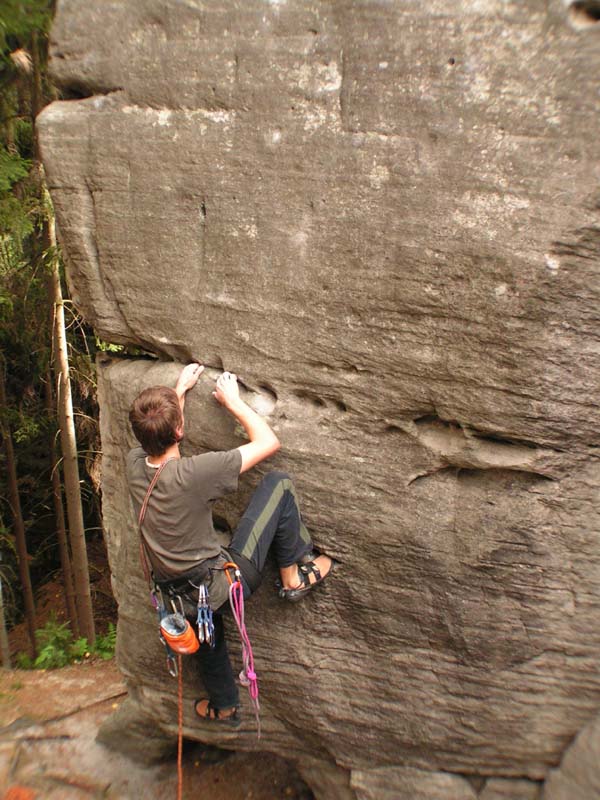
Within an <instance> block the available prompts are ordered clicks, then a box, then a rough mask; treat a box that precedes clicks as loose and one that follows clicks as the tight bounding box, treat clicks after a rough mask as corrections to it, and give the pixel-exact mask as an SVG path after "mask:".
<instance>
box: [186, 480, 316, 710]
mask: <svg viewBox="0 0 600 800" xmlns="http://www.w3.org/2000/svg"><path fill="white" fill-rule="evenodd" d="M311 549H312V542H311V539H310V535H309V533H308V531H307V530H306V528H305V526H304V523H303V522H302V516H301V514H300V509H299V507H298V500H297V497H296V490H295V489H294V484H293V483H292V481H291V480H290V477H289V475H287V474H286V473H285V472H269V473H268V474H267V475H265V477H264V478H263V479H262V481H261V482H260V483H259V485H258V486H257V488H256V490H255V491H254V494H253V495H252V497H251V499H250V504H249V506H248V508H247V509H246V512H245V513H244V515H243V517H242V518H241V520H240V522H239V525H238V526H237V528H236V530H235V533H234V534H233V538H232V540H231V544H230V545H229V547H228V548H227V550H228V551H229V552H230V553H231V557H232V560H233V561H235V562H236V563H237V564H238V566H239V568H240V572H241V573H242V583H243V586H244V597H248V596H249V595H250V594H251V593H252V592H253V591H254V590H255V589H256V588H257V587H258V585H259V584H260V575H261V574H262V572H263V570H264V567H265V562H266V559H267V553H268V552H269V550H272V551H273V553H274V555H275V560H276V561H277V565H278V566H279V567H290V566H292V564H296V563H298V562H299V561H300V559H301V558H302V557H303V556H305V555H306V554H307V553H309V552H310V551H311ZM228 609H229V604H228V603H226V604H224V605H223V606H221V607H220V608H219V609H217V610H216V611H215V613H214V618H213V621H214V625H215V646H214V648H209V647H201V648H200V650H199V651H198V659H199V664H200V672H201V675H202V680H203V682H204V685H205V687H206V689H207V691H208V694H209V697H210V700H211V703H212V705H213V707H215V708H230V707H231V706H236V705H238V704H239V693H238V687H237V682H236V680H235V678H234V675H233V670H232V667H231V662H230V660H229V655H228V652H227V644H226V642H225V636H224V630H223V627H224V626H223V615H224V614H226V613H227V612H228Z"/></svg>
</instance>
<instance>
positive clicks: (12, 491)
mask: <svg viewBox="0 0 600 800" xmlns="http://www.w3.org/2000/svg"><path fill="white" fill-rule="evenodd" d="M6 407H7V406H6V388H5V381H4V365H3V364H1V363H0V408H3V409H5V408H6ZM1 427H2V438H3V440H4V452H5V454H6V472H7V477H8V497H9V504H10V510H11V513H12V517H13V526H14V531H15V545H16V548H17V560H18V562H19V578H20V580H21V588H22V590H23V600H24V603H25V619H26V622H27V631H28V633H29V641H30V642H31V655H32V657H33V658H35V657H36V655H37V649H36V643H35V603H34V601H33V589H32V587H31V576H30V574H29V553H28V552H27V541H26V538H25V523H24V522H23V515H22V513H21V499H20V497H19V484H18V479H17V463H16V460H15V451H14V448H13V442H12V434H11V431H10V425H8V424H7V423H6V422H5V421H4V420H2V421H1Z"/></svg>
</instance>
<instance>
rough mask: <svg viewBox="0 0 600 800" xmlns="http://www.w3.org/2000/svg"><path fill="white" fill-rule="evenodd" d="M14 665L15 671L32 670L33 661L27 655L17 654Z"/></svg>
mask: <svg viewBox="0 0 600 800" xmlns="http://www.w3.org/2000/svg"><path fill="white" fill-rule="evenodd" d="M15 664H16V667H17V669H33V659H32V658H31V656H28V655H27V653H17V657H16V659H15Z"/></svg>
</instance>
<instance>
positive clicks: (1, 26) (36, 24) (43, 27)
mask: <svg viewBox="0 0 600 800" xmlns="http://www.w3.org/2000/svg"><path fill="white" fill-rule="evenodd" d="M51 19H52V3H51V1H50V0H2V6H1V8H0V52H1V55H2V57H3V58H4V59H6V58H7V55H8V53H10V52H11V51H12V50H15V49H17V48H19V47H25V46H26V45H27V44H28V42H29V40H30V38H31V35H32V34H33V33H36V32H40V33H47V32H48V29H49V28H50V21H51Z"/></svg>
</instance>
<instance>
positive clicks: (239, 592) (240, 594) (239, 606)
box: [223, 561, 260, 739]
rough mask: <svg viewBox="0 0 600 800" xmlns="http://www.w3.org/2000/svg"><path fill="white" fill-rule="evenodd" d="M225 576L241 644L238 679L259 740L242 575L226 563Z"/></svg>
mask: <svg viewBox="0 0 600 800" xmlns="http://www.w3.org/2000/svg"><path fill="white" fill-rule="evenodd" d="M223 569H224V570H225V575H226V576H227V580H228V582H229V604H230V605H231V612H232V614H233V618H234V620H235V624H236V626H237V629H238V632H239V634H240V640H241V642H242V662H243V664H244V668H243V669H242V671H241V672H240V675H239V679H240V683H241V684H242V686H245V687H246V688H247V689H248V694H249V695H250V702H251V704H252V708H253V710H254V716H255V718H256V728H257V732H256V735H257V737H258V738H259V739H260V703H259V700H258V675H257V674H256V671H255V669H254V655H253V653H252V645H251V644H250V638H249V636H248V631H247V630H246V623H245V619H244V617H245V609H244V587H243V585H242V573H241V572H240V569H239V567H238V565H237V564H234V562H233V561H228V562H227V563H226V564H224V565H223ZM230 570H232V571H233V573H234V576H235V578H232V577H231V575H230Z"/></svg>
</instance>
